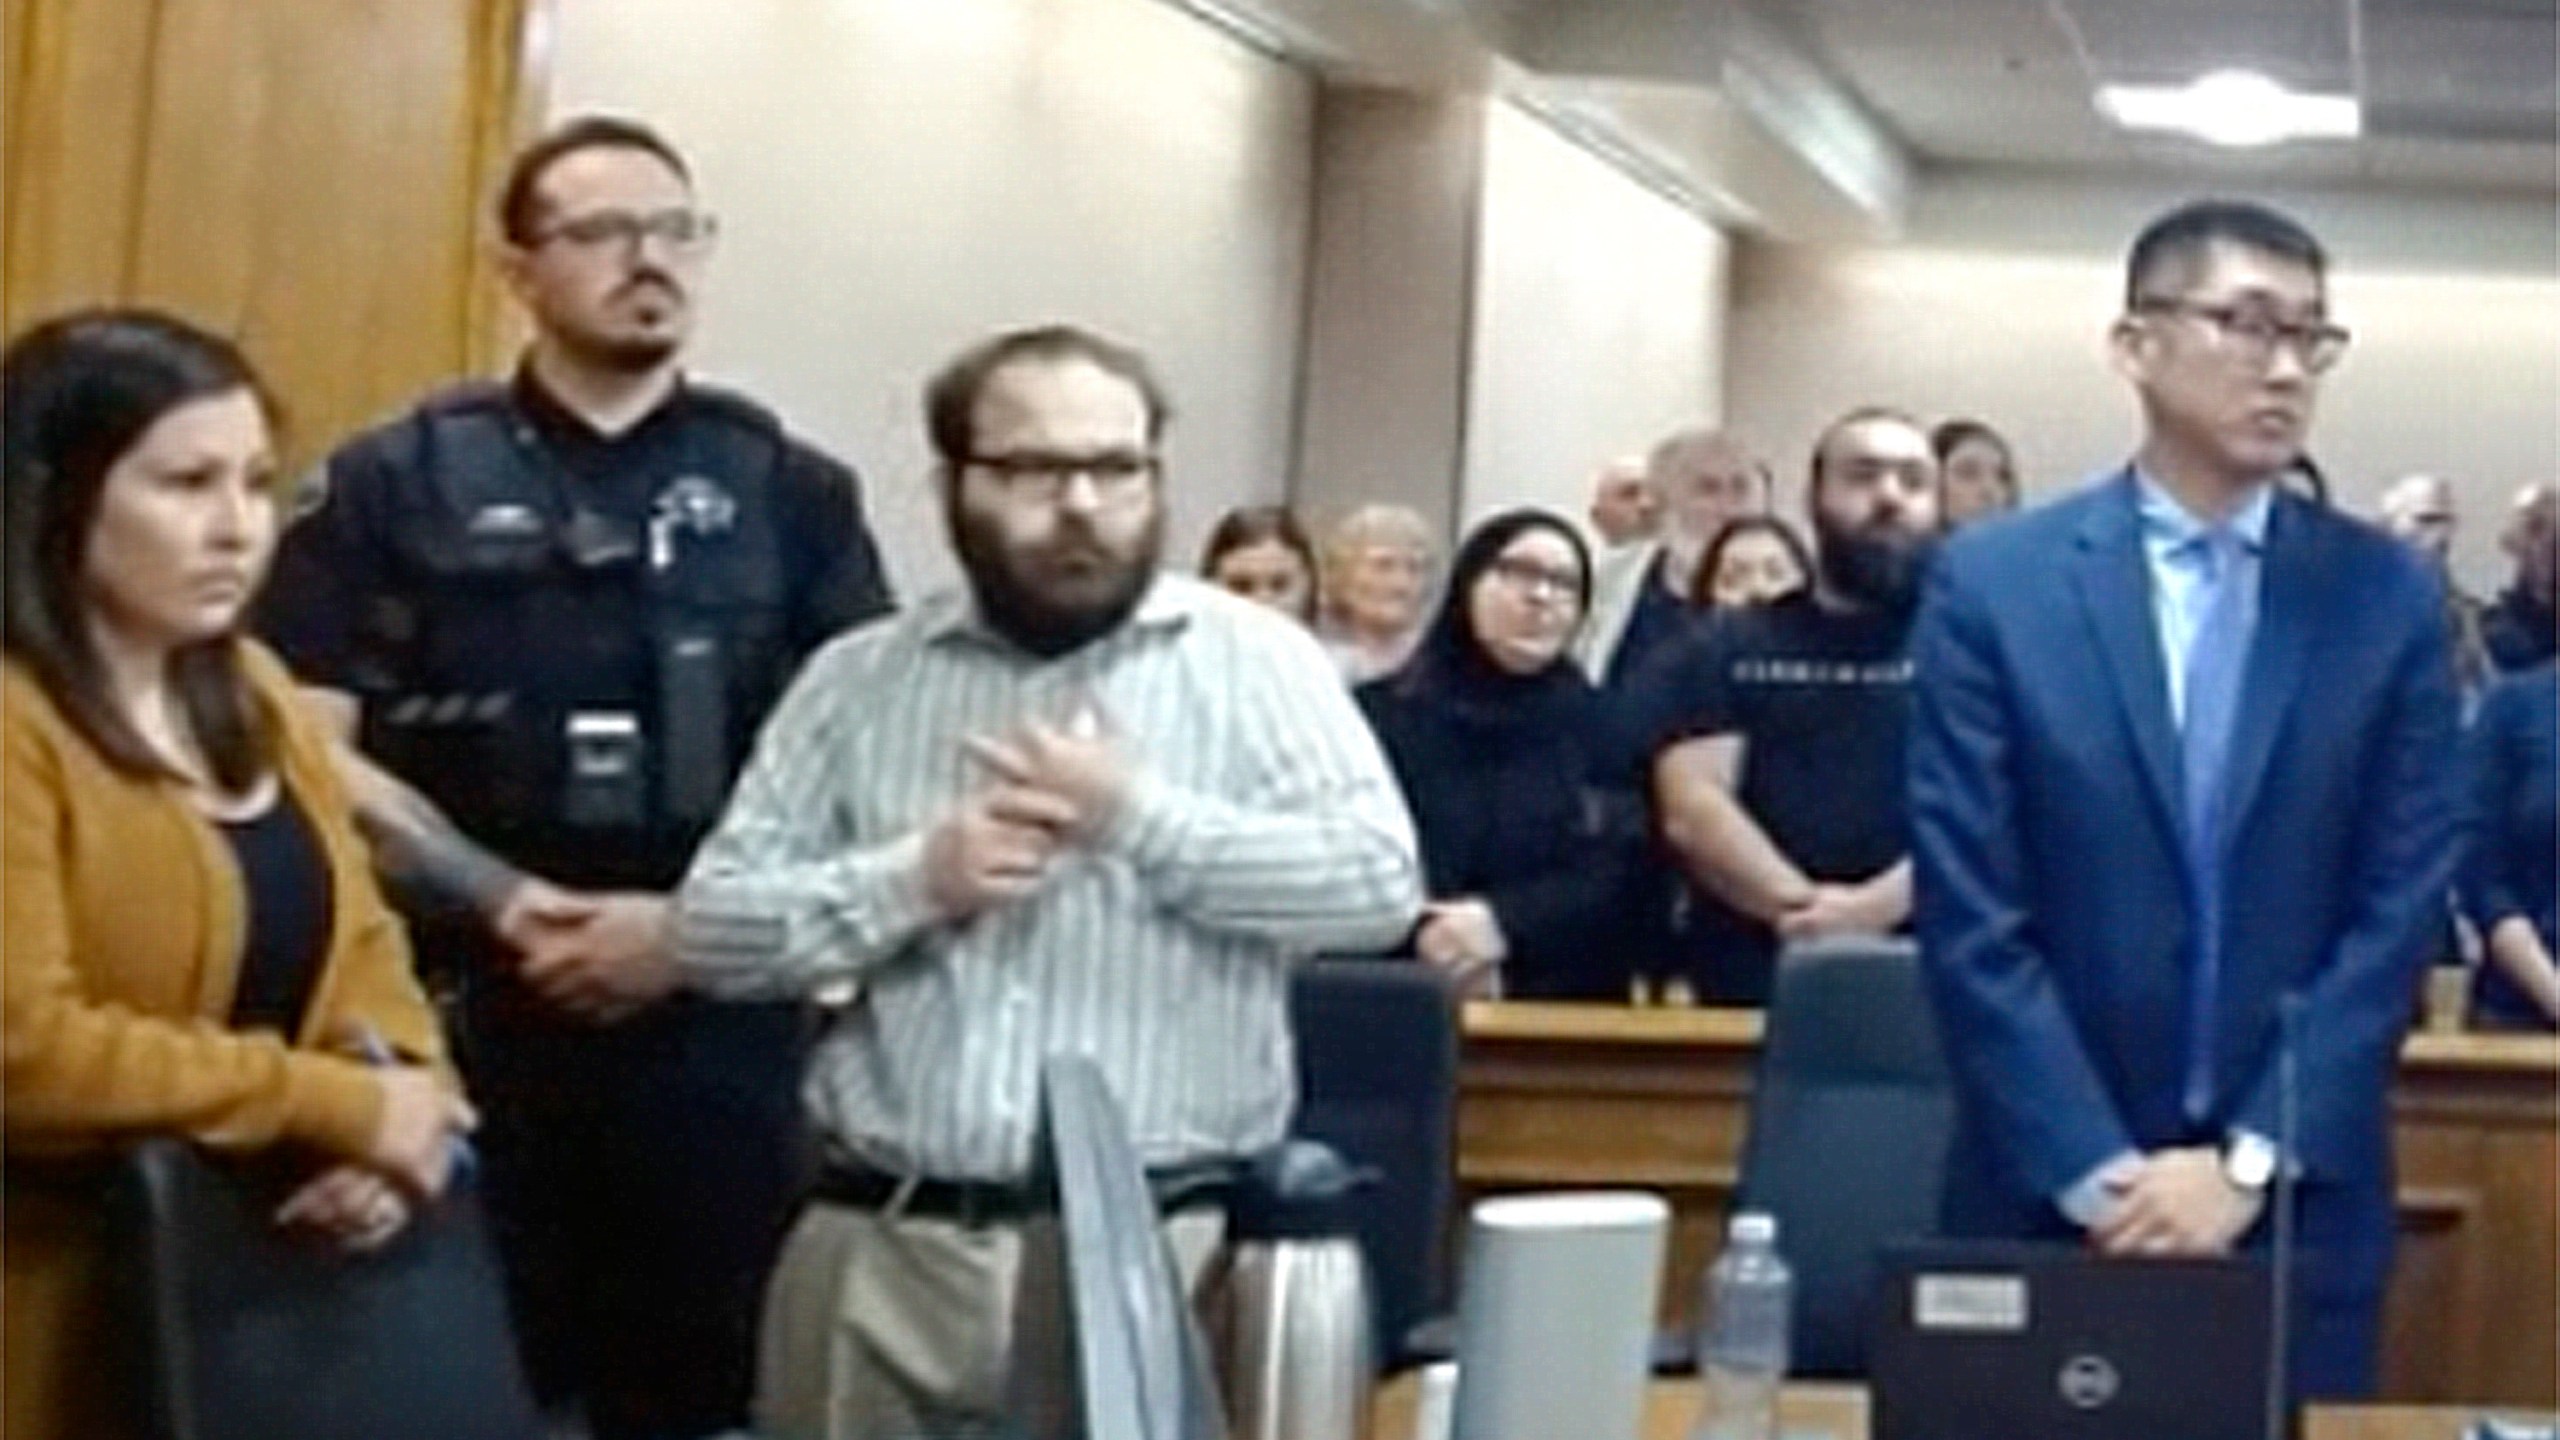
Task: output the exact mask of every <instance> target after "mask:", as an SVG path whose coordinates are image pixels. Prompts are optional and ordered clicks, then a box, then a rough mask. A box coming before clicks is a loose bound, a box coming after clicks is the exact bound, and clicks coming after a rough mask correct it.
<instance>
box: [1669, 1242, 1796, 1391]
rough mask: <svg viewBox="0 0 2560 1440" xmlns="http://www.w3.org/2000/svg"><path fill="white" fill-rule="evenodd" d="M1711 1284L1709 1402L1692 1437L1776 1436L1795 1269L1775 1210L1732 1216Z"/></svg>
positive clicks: (1704, 1308)
mask: <svg viewBox="0 0 2560 1440" xmlns="http://www.w3.org/2000/svg"><path fill="white" fill-rule="evenodd" d="M1705 1290H1706V1293H1705V1294H1703V1295H1701V1296H1700V1297H1699V1299H1700V1302H1701V1304H1700V1310H1699V1313H1700V1314H1701V1315H1702V1316H1703V1317H1704V1318H1703V1320H1702V1321H1701V1323H1700V1326H1699V1330H1698V1373H1699V1375H1700V1376H1701V1377H1702V1378H1703V1379H1704V1380H1705V1381H1706V1403H1705V1405H1704V1406H1703V1407H1702V1408H1701V1409H1700V1410H1699V1412H1698V1425H1697V1429H1696V1430H1695V1431H1694V1432H1692V1435H1691V1440H1777V1434H1778V1387H1779V1386H1780V1385H1781V1384H1782V1383H1784V1382H1785V1380H1786V1378H1787V1336H1788V1333H1789V1331H1788V1325H1789V1323H1790V1314H1789V1312H1790V1311H1791V1310H1792V1309H1793V1308H1794V1304H1795V1277H1794V1276H1793V1275H1791V1274H1789V1273H1788V1271H1787V1263H1786V1262H1785V1261H1784V1260H1781V1259H1779V1258H1778V1222H1777V1220H1776V1218H1775V1217H1773V1216H1770V1215H1767V1214H1764V1213H1762V1212H1760V1211H1757V1210H1746V1211H1743V1212H1742V1213H1741V1214H1739V1215H1736V1216H1734V1217H1733V1223H1732V1224H1731V1225H1730V1226H1729V1227H1727V1229H1726V1232H1725V1248H1724V1254H1723V1255H1721V1256H1719V1257H1718V1258H1717V1260H1716V1263H1715V1264H1714V1265H1713V1266H1712V1267H1710V1268H1709V1269H1708V1271H1707V1283H1706V1287H1705Z"/></svg>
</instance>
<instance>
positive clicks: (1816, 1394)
mask: <svg viewBox="0 0 2560 1440" xmlns="http://www.w3.org/2000/svg"><path fill="white" fill-rule="evenodd" d="M1419 1390H1420V1380H1419V1378H1418V1377H1416V1376H1414V1375H1409V1374H1408V1375H1401V1376H1398V1377H1397V1378H1396V1379H1394V1380H1392V1381H1390V1382H1388V1384H1387V1385H1386V1386H1385V1387H1384V1388H1383V1389H1381V1390H1380V1391H1379V1392H1378V1405H1377V1409H1376V1411H1375V1412H1374V1416H1373V1423H1372V1428H1371V1430H1370V1440H1412V1436H1413V1407H1414V1401H1415V1398H1416V1396H1417V1394H1418V1393H1419ZM2483 1414H2493V1415H2505V1416H2511V1417H2514V1418H2518V1419H2531V1420H2538V1421H2540V1422H2541V1423H2544V1424H2551V1423H2554V1417H2552V1416H2550V1415H2540V1416H2536V1415H2533V1414H2531V1413H2530V1412H2520V1411H2516V1410H2513V1409H2510V1408H2505V1407H2492V1408H2489V1409H2485V1410H2484V1409H2473V1408H2470V1407H2465V1406H2439V1405H2315V1406H2313V1407H2311V1411H2310V1413H2309V1414H2308V1415H2307V1416H2305V1417H2304V1420H2303V1426H2302V1440H2461V1435H2462V1428H2463V1426H2464V1425H2466V1424H2468V1423H2469V1422H2470V1421H2472V1420H2474V1419H2477V1418H2478V1417H2479V1416H2481V1415H2483ZM1697 1418H1698V1382H1696V1381H1695V1380H1656V1381H1654V1382H1653V1385H1652V1388H1651V1389H1650V1390H1649V1391H1647V1393H1646V1395H1645V1406H1644V1435H1643V1440H1687V1436H1688V1434H1689V1427H1690V1426H1691V1425H1692V1424H1694V1423H1696V1421H1697ZM1778 1418H1779V1423H1780V1428H1782V1429H1784V1430H1788V1431H1793V1432H1798V1433H1804V1434H1810V1435H1821V1436H1825V1437H1827V1440H1865V1436H1866V1433H1867V1392H1866V1389H1865V1387H1863V1386H1859V1385H1790V1386H1788V1387H1787V1388H1786V1391H1785V1393H1784V1394H1783V1395H1782V1396H1781V1397H1780V1399H1779V1402H1778Z"/></svg>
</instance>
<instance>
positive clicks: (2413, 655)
mask: <svg viewBox="0 0 2560 1440" xmlns="http://www.w3.org/2000/svg"><path fill="white" fill-rule="evenodd" d="M2325 268H2326V260H2325V257H2324V256H2323V254H2322V252H2321V249H2320V245H2319V243H2318V242H2317V241H2316V240H2314V239H2313V238H2312V237H2311V235H2310V234H2308V233H2307V232H2305V231H2304V230H2303V229H2302V228H2301V227H2300V226H2298V225H2296V224H2295V223H2294V222H2293V221H2291V220H2289V219H2287V218H2285V217H2284V216H2282V215H2279V214H2276V213H2274V212H2273V211H2270V210H2266V209H2264V208H2261V207H2258V206H2255V205H2246V204H2234V203H2223V202H2204V203H2198V204H2193V205H2189V206H2186V207H2184V208H2181V209H2179V210H2176V211H2173V212H2171V213H2170V214H2168V215H2166V216H2164V217H2162V218H2161V219H2159V220H2158V221H2156V222H2154V223H2153V224H2152V225H2151V227H2150V228H2149V229H2147V230H2146V231H2145V232H2144V233H2143V234H2142V236H2141V237H2140V238H2139V239H2137V240H2136V241H2135V243H2134V247H2133V251H2132V254H2131V257H2130V260H2129V263H2128V266H2127V276H2126V303H2125V313H2124V315H2123V317H2122V318H2120V319H2119V320H2117V321H2116V322H2115V325H2114V327H2113V329H2112V332H2111V335H2110V343H2111V346H2112V352H2113V358H2114V363H2115V367H2116V369H2117V370H2118V371H2119V372H2120V373H2122V374H2123V375H2124V377H2125V378H2126V379H2127V380H2129V381H2131V382H2132V384H2133V387H2134V389H2135V391H2136V393H2137V394H2138V396H2139V397H2140V400H2141V403H2142V411H2143V416H2144V420H2145V433H2144V436H2143V440H2142V444H2141V447H2140V448H2139V449H2138V450H2137V451H2136V452H2135V454H2134V457H2133V460H2132V463H2131V464H2129V465H2128V466H2126V467H2125V468H2124V469H2123V470H2121V471H2119V472H2117V473H2115V474H2113V475H2111V476H2107V477H2104V478H2102V479H2100V480H2099V481H2098V482H2096V483H2095V484H2093V485H2091V486H2090V487H2088V488H2086V489H2084V490H2082V491H2080V492H2079V493H2077V494H2074V495H2072V496H2070V497H2068V498H2066V499H2063V500H2060V501H2057V502H2056V503H2054V504H2051V505H2048V506H2045V507H2043V508H2041V509H2039V510H2035V511H2031V512H2028V513H2025V514H2022V515H2019V516H2015V517H2012V518H2008V519H2005V520H2002V521H1998V522H1994V523H1989V524H1985V525H1981V526H1977V527H1973V528H1971V529H1968V530H1966V531H1965V532H1963V533H1962V534H1961V535H1959V536H1958V537H1957V538H1956V539H1955V540H1954V541H1953V542H1951V543H1950V545H1949V546H1948V548H1947V549H1946V551H1945V552H1944V553H1943V554H1942V556H1941V560H1940V563H1939V565H1938V567H1937V569H1936V571H1935V573H1934V574H1933V575H1932V576H1931V579H1930V582H1929V587H1928V592H1927V596H1926V599H1925V601H1924V603H1923V606H1922V610H1921V614H1920V618H1919V620H1918V622H1917V626H1916V629H1915V633H1914V637H1913V641H1912V654H1913V660H1914V664H1915V666H1916V677H1915V690H1914V694H1913V718H1912V733H1911V742H1910V743H1911V752H1910V764H1911V787H1912V788H1911V802H1912V825H1913V860H1914V864H1915V875H1916V882H1917V908H1916V925H1917V930H1918V933H1919V937H1920V943H1921V953H1922V960H1923V965H1924V968H1925V970H1926V972H1927V975H1928V980H1929V985H1930V990H1931V994H1932V998H1933V999H1934V1001H1935V1004H1936V1007H1937V1012H1938V1019H1939V1025H1940V1029H1941V1033H1942V1034H1943V1036H1944V1039H1945V1044H1946V1049H1947V1052H1948V1055H1949V1058H1950V1061H1951V1063H1952V1064H1953V1067H1954V1070H1955V1074H1956V1080H1957V1091H1958V1100H1959V1104H1958V1112H1959V1114H1958V1124H1957V1134H1956V1136H1955V1139H1954V1141H1953V1148H1952V1150H1951V1153H1950V1155H1949V1160H1948V1180H1947V1192H1946V1196H1945V1208H1944V1219H1945V1222H1946V1224H1947V1226H1948V1228H1949V1230H1950V1231H1951V1232H1952V1233H1955V1234H1958V1235H1969V1236H2009V1237H2029V1238H2033V1237H2057V1238H2059V1237H2070V1236H2080V1237H2085V1239H2086V1241H2087V1243H2089V1244H2090V1245H2091V1246H2093V1247H2095V1248H2096V1249H2098V1250H2101V1251H2104V1252H2106V1253H2110V1254H2219V1253H2225V1252H2228V1251H2231V1250H2233V1249H2235V1248H2239V1247H2249V1248H2256V1247H2259V1246H2261V1245H2263V1244H2264V1243H2265V1241H2266V1237H2267V1234H2268V1231H2269V1214H2268V1211H2269V1206H2268V1200H2269V1194H2270V1182H2271V1181H2272V1179H2273V1178H2274V1175H2275V1171H2276V1169H2277V1167H2278V1165H2279V1164H2291V1165H2292V1166H2294V1167H2295V1168H2294V1174H2295V1175H2296V1176H2297V1177H2298V1181H2299V1184H2298V1191H2297V1210H2296V1216H2297V1220H2298V1228H2297V1231H2296V1235H2297V1237H2298V1242H2299V1246H2300V1249H2299V1253H2298V1259H2299V1262H2300V1265H2299V1269H2298V1271H2297V1277H2298V1284H2297V1286H2296V1288H2295V1292H2294V1293H2295V1296H2296V1306H2295V1310H2294V1315H2295V1317H2296V1320H2295V1328H2294V1346H2295V1349H2294V1357H2293V1358H2294V1365H2293V1369H2292V1376H2291V1381H2292V1384H2291V1387H2290V1388H2291V1391H2292V1393H2293V1394H2295V1395H2296V1396H2297V1397H2299V1396H2306V1395H2339V1396H2354V1395H2362V1394H2368V1393H2370V1392H2371V1390H2372V1388H2373V1384H2374V1370H2375V1363H2376V1351H2377V1349H2378V1343H2379V1341H2378V1335H2379V1326H2380V1315H2381V1305H2382V1292H2383V1288H2384V1285H2385V1283H2386V1280H2387V1277H2388V1273H2389V1268H2390V1260H2391V1251H2392V1241H2393V1233H2394V1217H2393V1208H2392V1160H2391V1137H2390V1105H2389V1100H2390V1092H2391V1084H2392V1079H2393V1075H2394V1073H2395V1070H2396V1064H2397V1057H2398V1054H2399V1048H2400V1040H2401V1036H2402V1032H2403V1031H2404V1029H2405V1028H2406V1025H2407V1022H2408V1019H2409V1014H2410V1008H2411V996H2412V993H2413V987H2414V985H2415V983H2416V977H2417V975H2418V972H2419V967H2420V966H2421V964H2422V963H2423V961H2424V959H2425V955H2426V949H2427V945H2428V943H2429V941H2430V940H2431V939H2432V937H2433V935H2434V933H2435V932H2434V926H2435V925H2436V923H2437V921H2438V918H2439V916H2440V914H2441V912H2442V908H2443V896H2444V894H2445V887H2446V884H2447V882H2448V880H2449V878H2450V876H2451V873H2452V866H2453V848H2454V847H2453V827H2454V814H2455V789H2454V786H2453V783H2452V772H2453V768H2454V767H2453V765H2452V763H2451V759H2450V757H2451V756H2452V755H2453V753H2454V749H2455V724H2456V721H2455V713H2456V712H2455V699H2454V690H2453V671H2452V664H2451V659H2450V656H2449V654H2448V652H2447V648H2446V641H2445V629H2444V624H2443V620H2442V604H2443V601H2442V596H2441V595H2440V593H2439V592H2438V590H2437V587H2436V582H2435V581H2434V580H2433V579H2431V577H2429V575H2428V574H2427V573H2426V571H2425V570H2424V568H2423V567H2422V566H2421V565H2420V564H2419V562H2418V561H2417V559H2416V558H2415V557H2414V556H2412V555H2411V554H2410V553H2408V551H2407V550H2406V549H2405V547H2402V546H2400V545H2397V544H2395V543H2393V542H2392V541H2391V540H2389V539H2388V538H2386V537H2385V536H2383V535H2382V534H2380V533H2379V532H2376V531H2372V530H2368V529H2366V528H2365V527H2364V526H2362V525H2360V524H2358V523H2357V522H2354V521H2351V520H2349V519H2346V518H2345V517H2343V516H2340V515H2339V514H2337V513H2335V512H2334V511H2332V510H2330V509H2329V508H2328V507H2327V506H2326V504H2325V503H2322V502H2320V501H2318V500H2316V499H2306V498H2304V497H2302V496H2301V495H2299V494H2296V493H2294V492H2292V491H2289V490H2287V489H2286V488H2285V487H2284V485H2283V483H2282V482H2283V480H2284V479H2285V477H2286V476H2287V474H2288V472H2290V471H2292V470H2294V469H2296V468H2297V462H2298V461H2299V459H2300V456H2301V453H2302V445H2303V438H2304V435H2305V432H2306V430H2307V429H2308V426H2309V424H2310V420H2311V412H2312V402H2313V399H2314V395H2315V392H2316V391H2317V389H2318V385H2319V379H2320V376H2321V374H2322V372H2324V371H2325V370H2327V369H2328V368H2329V366H2330V365H2332V364H2334V363H2335V362H2336V361H2337V359H2338V358H2339V356H2340V355H2341V354H2342V353H2343V351H2344V350H2345V347H2346V341H2347V333H2346V331H2344V330H2343V329H2341V328H2339V327H2337V326H2336V325H2334V324H2333V323H2332V322H2331V321H2330V320H2329V318H2328V314H2327V308H2326V293H2325V279H2324V273H2325ZM2288 1036H2290V1038H2289V1039H2288ZM2288 1050H2290V1052H2291V1055H2292V1064H2291V1066H2290V1067H2289V1068H2290V1069H2291V1070H2292V1072H2293V1082H2292V1083H2291V1084H2290V1085H2288V1084H2287V1083H2286V1079H2285V1072H2286V1070H2287V1069H2288V1066H2287V1065H2286V1064H2285V1063H2284V1060H2283V1057H2284V1055H2285V1053H2286V1052H2287V1051H2288ZM2288 1091H2290V1092H2291V1099H2292V1102H2293V1103H2292V1104H2290V1105H2289V1104H2288V1103H2287V1092H2288ZM2288 1110H2291V1111H2293V1112H2294V1113H2293V1115H2292V1120H2291V1123H2288V1121H2287V1118H2286V1112H2287V1111H2288ZM2280 1141H2281V1143H2280Z"/></svg>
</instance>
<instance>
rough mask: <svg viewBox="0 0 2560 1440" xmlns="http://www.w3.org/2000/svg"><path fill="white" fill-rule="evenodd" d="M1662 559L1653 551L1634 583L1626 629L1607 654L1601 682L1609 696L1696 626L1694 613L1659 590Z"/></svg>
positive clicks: (1667, 593)
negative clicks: (1634, 587) (1607, 690)
mask: <svg viewBox="0 0 2560 1440" xmlns="http://www.w3.org/2000/svg"><path fill="white" fill-rule="evenodd" d="M1665 559H1666V557H1665V556H1664V555H1662V554H1661V553H1659V552H1657V553H1656V554H1655V555H1654V557H1653V563H1652V564H1650V565H1647V566H1646V567H1644V578H1643V579H1642V580H1640V581H1638V582H1637V584H1636V599H1635V606H1634V608H1632V609H1630V610H1629V611H1628V612H1627V628H1626V629H1624V630H1622V631H1620V632H1619V633H1618V648H1617V649H1615V650H1612V651H1611V652H1609V673H1608V674H1607V675H1606V676H1604V677H1602V680H1601V683H1602V684H1604V685H1606V686H1607V687H1608V688H1609V690H1610V691H1611V693H1613V694H1614V693H1616V692H1619V691H1622V690H1624V689H1625V688H1626V686H1627V685H1628V683H1629V681H1630V680H1631V678H1632V677H1634V676H1635V675H1637V674H1638V673H1640V672H1642V670H1643V669H1644V664H1645V662H1646V661H1647V660H1649V659H1651V658H1652V657H1653V656H1654V655H1655V654H1656V653H1657V652H1659V651H1660V650H1661V649H1662V648H1663V647H1664V646H1667V645H1669V644H1671V643H1672V642H1674V641H1676V640H1678V639H1680V638H1681V637H1682V636H1685V635H1687V634H1689V633H1690V632H1691V631H1693V630H1694V629H1696V627H1697V612H1696V611H1694V610H1692V609H1690V607H1689V606H1687V605H1685V604H1683V603H1681V600H1680V597H1678V596H1676V595H1674V594H1672V593H1671V592H1670V591H1668V590H1666V589H1664V588H1663V587H1662V567H1663V564H1664V561H1665Z"/></svg>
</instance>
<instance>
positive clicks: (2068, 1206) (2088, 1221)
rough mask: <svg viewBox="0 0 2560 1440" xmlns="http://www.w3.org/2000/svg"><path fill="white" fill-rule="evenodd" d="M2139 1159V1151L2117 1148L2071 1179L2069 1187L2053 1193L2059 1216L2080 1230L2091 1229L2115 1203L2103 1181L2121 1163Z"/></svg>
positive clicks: (2130, 1163) (2105, 1215)
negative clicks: (2080, 1174) (2085, 1171)
mask: <svg viewBox="0 0 2560 1440" xmlns="http://www.w3.org/2000/svg"><path fill="white" fill-rule="evenodd" d="M2141 1161H2142V1156H2141V1154H2140V1153H2139V1152H2136V1151H2132V1150H2119V1151H2117V1152H2116V1153H2115V1154H2113V1155H2110V1156H2108V1157H2107V1158H2106V1159H2105V1160H2104V1161H2102V1162H2100V1163H2099V1164H2098V1165H2096V1166H2095V1167H2093V1168H2092V1169H2091V1170H2090V1171H2089V1173H2088V1174H2086V1175H2083V1176H2081V1177H2080V1178H2079V1179H2077V1180H2074V1181H2073V1182H2071V1185H2070V1188H2068V1189H2066V1190H2064V1191H2063V1192H2062V1193H2061V1194H2060V1195H2057V1196H2055V1197H2054V1201H2053V1203H2054V1204H2055V1205H2056V1206H2057V1207H2059V1208H2060V1209H2061V1211H2062V1213H2063V1215H2064V1216H2065V1217H2067V1218H2068V1219H2069V1220H2070V1221H2071V1223H2072V1224H2074V1225H2077V1226H2079V1227H2080V1228H2081V1229H2083V1230H2092V1229H2095V1228H2097V1224H2098V1222H2099V1221H2101V1220H2104V1219H2106V1218H2107V1211H2108V1210H2110V1209H2112V1208H2113V1207H2114V1204H2115V1202H2114V1200H2113V1198H2112V1197H2110V1196H2109V1195H2108V1194H2107V1181H2108V1180H2109V1179H2111V1178H2112V1177H2113V1176H2114V1175H2115V1174H2116V1172H2117V1171H2119V1170H2121V1169H2123V1168H2124V1167H2125V1166H2127V1165H2134V1164H2140V1163H2141Z"/></svg>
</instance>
